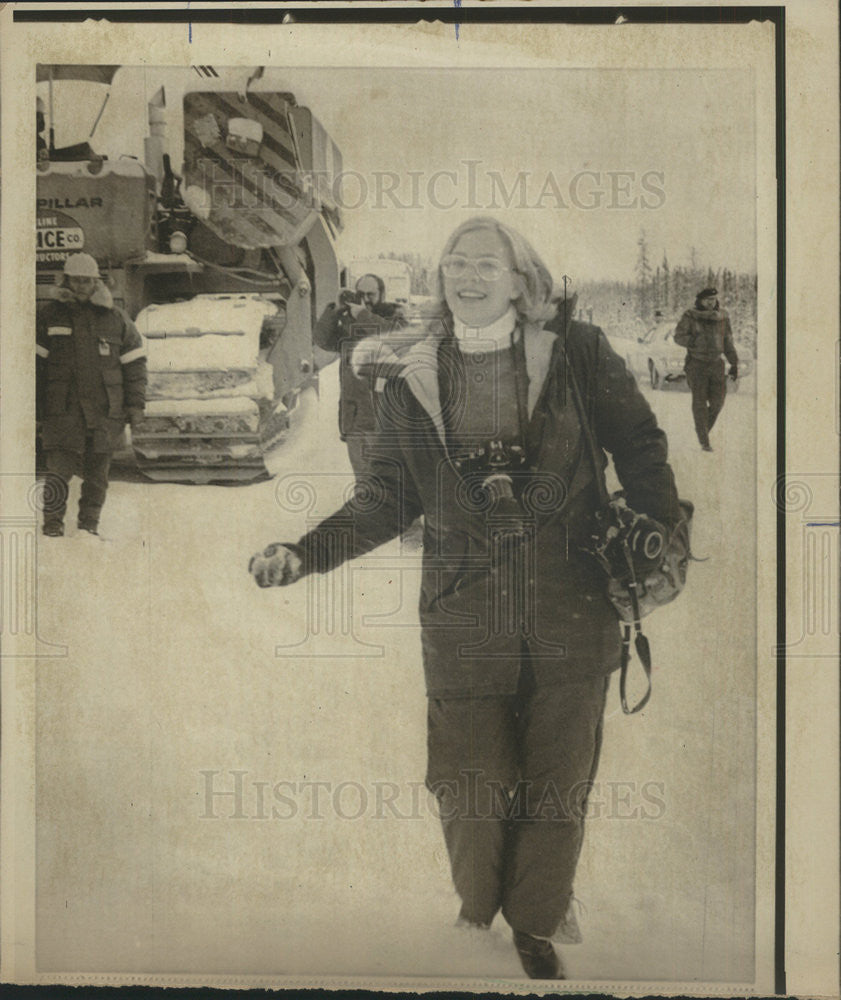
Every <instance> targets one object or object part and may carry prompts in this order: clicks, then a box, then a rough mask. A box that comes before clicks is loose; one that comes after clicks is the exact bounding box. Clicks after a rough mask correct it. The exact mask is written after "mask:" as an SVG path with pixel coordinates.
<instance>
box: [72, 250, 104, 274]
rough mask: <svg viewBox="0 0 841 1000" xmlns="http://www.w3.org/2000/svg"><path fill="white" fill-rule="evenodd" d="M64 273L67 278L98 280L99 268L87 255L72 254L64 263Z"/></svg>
mask: <svg viewBox="0 0 841 1000" xmlns="http://www.w3.org/2000/svg"><path fill="white" fill-rule="evenodd" d="M64 273H65V275H66V276H67V277H68V278H98V277H99V268H98V267H97V265H96V261H95V260H94V259H93V257H91V255H90V254H89V253H74V254H73V256H72V257H68V258H67V260H66V261H65V262H64Z"/></svg>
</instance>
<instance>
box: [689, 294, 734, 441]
mask: <svg viewBox="0 0 841 1000" xmlns="http://www.w3.org/2000/svg"><path fill="white" fill-rule="evenodd" d="M675 343H676V344H680V346H681V347H685V348H686V364H685V366H684V370H685V371H686V381H687V382H688V383H689V389H690V391H691V393H692V417H693V419H694V421H695V433H696V434H697V435H698V441H699V442H700V444H701V449H702V450H703V451H712V450H713V449H712V445H711V444H710V431H711V430H712V429H713V425H714V424H715V422H716V419H717V418H718V415H719V413H721V410H722V408H723V406H724V400H725V397H726V395H727V380H726V378H725V375H724V361H723V360H722V358H721V355H722V354H723V355H724V357H725V358H727V360H728V361H729V363H730V368H729V370H728V373H727V374H728V376H729V377H730V378H731V379H732V380H733V381H734V382H735V381H736V379H737V378H738V377H739V356H738V355H737V354H736V348H735V347H734V346H733V331H732V330H731V329H730V317H729V316H728V315H727V312H726V310H724V309H722V308H721V307H720V306H719V304H718V291H717V290H716V289H715V288H704V289H702V290H701V291H700V292H698V295H697V296H696V298H695V307H694V309H687V310H686V312H685V313H684V314H683V316H681V318H680V322H679V323H678V325H677V327H676V328H675Z"/></svg>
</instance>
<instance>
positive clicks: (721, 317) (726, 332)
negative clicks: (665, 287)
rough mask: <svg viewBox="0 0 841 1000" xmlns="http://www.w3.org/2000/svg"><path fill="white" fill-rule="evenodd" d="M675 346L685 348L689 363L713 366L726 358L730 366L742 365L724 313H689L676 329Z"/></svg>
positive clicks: (717, 310)
mask: <svg viewBox="0 0 841 1000" xmlns="http://www.w3.org/2000/svg"><path fill="white" fill-rule="evenodd" d="M675 343H676V344H680V346H681V347H685V348H686V360H687V361H699V362H701V363H702V364H711V363H713V362H716V361H718V360H719V358H720V357H721V355H722V354H723V355H724V356H725V357H726V358H727V360H728V361H729V362H730V364H731V365H738V363H739V357H738V355H737V354H736V348H735V347H734V346H733V331H732V330H731V329H730V317H729V316H728V315H727V312H726V311H725V310H724V309H687V310H686V312H685V313H684V314H683V316H681V318H680V322H679V323H678V325H677V327H676V328H675Z"/></svg>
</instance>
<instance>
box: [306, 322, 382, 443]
mask: <svg viewBox="0 0 841 1000" xmlns="http://www.w3.org/2000/svg"><path fill="white" fill-rule="evenodd" d="M400 325H402V316H401V314H400V313H399V311H398V309H397V306H396V305H395V304H394V303H393V302H379V303H377V304H376V305H375V306H374V307H373V309H372V310H369V309H363V310H362V311H361V312H360V313H359V315H358V316H355V317H354V316H352V315H351V313H350V310H349V309H347V308H345V307H342V306H339V305H337V304H336V303H331V304H330V305H329V306H327V308H326V309H325V310H324V312H323V313H322V314H321V316H320V317H319V319H318V322H317V323H316V324H315V329H314V330H313V341H314V342H315V343H316V344H317V345H318V346H319V347H320V348H322V350H325V351H333V352H335V353H338V354H339V383H340V389H341V395H340V397H339V433H340V435H341V437H342V440H343V441H344V440H345V438H346V437H347V436H348V434H360V433H367V434H370V433H373V431H375V430H376V427H377V425H376V421H375V419H374V403H373V396H372V387H371V382H370V378H368V377H364V376H363V377H360V376H358V375H356V374H354V372H353V369H352V367H351V364H350V356H351V354H352V352H353V349H354V347H356V345H357V344H358V343H359V342H360V341H361V340H364V339H365V338H366V337H371V336H376V335H378V334H383V333H388V332H390V331H391V330H394V329H397V328H399V326H400Z"/></svg>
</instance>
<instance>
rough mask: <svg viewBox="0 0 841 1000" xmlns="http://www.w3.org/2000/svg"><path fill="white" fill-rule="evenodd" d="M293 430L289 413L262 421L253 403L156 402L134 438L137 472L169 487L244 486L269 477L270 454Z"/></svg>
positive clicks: (283, 411) (277, 413)
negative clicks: (177, 484) (267, 456)
mask: <svg viewBox="0 0 841 1000" xmlns="http://www.w3.org/2000/svg"><path fill="white" fill-rule="evenodd" d="M288 428H289V418H288V413H287V411H286V408H285V407H284V406H279V407H277V408H276V409H275V411H274V412H273V413H271V414H269V415H268V418H267V417H266V416H265V415H261V412H260V408H259V406H258V405H257V403H256V402H255V401H254V400H252V399H242V398H240V399H223V400H190V404H189V407H187V408H185V407H184V403H183V402H182V401H174V400H152V401H151V402H150V403H149V405H148V407H147V410H146V414H145V416H144V418H143V420H142V421H141V422H140V423H139V424H138V425H137V427H136V428H135V430H134V431H133V432H132V446H133V448H134V453H135V456H136V459H137V467H138V468H139V469H140V471H141V472H143V474H144V475H146V476H148V477H149V478H150V479H154V480H158V481H166V482H174V481H179V482H191V483H210V482H242V481H246V480H252V479H257V478H260V477H262V476H264V475H267V470H266V465H265V462H264V460H263V455H264V454H265V452H267V451H269V450H270V449H272V448H273V447H275V446H276V445H278V444H280V442H281V441H282V440H283V437H284V436H285V434H286V431H287V430H288Z"/></svg>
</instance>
